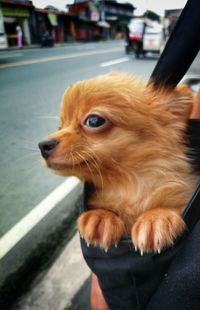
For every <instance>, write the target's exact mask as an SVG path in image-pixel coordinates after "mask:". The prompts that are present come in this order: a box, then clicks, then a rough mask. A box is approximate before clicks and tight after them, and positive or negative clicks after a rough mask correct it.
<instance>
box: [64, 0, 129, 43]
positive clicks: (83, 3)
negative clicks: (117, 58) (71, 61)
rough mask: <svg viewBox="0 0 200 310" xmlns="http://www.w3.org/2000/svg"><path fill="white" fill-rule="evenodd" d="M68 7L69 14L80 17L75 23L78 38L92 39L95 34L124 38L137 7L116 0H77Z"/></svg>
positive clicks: (102, 36)
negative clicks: (126, 28)
mask: <svg viewBox="0 0 200 310" xmlns="http://www.w3.org/2000/svg"><path fill="white" fill-rule="evenodd" d="M68 8H69V14H70V15H71V16H76V17H77V18H78V20H76V21H74V24H73V29H74V35H75V36H76V39H90V38H91V36H92V37H93V34H94V35H95V36H96V38H98V37H99V38H105V39H106V38H112V39H115V38H122V37H123V36H124V33H125V27H126V26H127V24H128V23H129V21H130V19H131V18H133V13H134V9H135V7H134V6H133V5H132V4H129V3H124V4H122V3H118V2H117V1H115V0H75V1H74V4H71V5H68Z"/></svg>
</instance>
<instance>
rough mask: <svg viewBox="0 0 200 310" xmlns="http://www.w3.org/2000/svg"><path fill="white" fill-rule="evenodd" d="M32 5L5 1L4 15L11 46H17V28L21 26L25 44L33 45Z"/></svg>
mask: <svg viewBox="0 0 200 310" xmlns="http://www.w3.org/2000/svg"><path fill="white" fill-rule="evenodd" d="M32 7H33V6H32V3H29V2H28V3H23V5H22V4H16V2H14V1H13V3H12V1H10V2H7V1H3V2H2V14H3V19H4V27H5V32H6V36H7V41H8V45H9V46H15V45H17V32H16V28H17V26H20V28H21V30H22V34H23V44H25V45H30V44H31V32H30V19H31V9H32Z"/></svg>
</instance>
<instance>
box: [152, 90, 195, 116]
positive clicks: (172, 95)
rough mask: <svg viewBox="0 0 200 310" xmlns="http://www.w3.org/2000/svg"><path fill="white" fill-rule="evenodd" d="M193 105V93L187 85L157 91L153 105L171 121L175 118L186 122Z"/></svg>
mask: <svg viewBox="0 0 200 310" xmlns="http://www.w3.org/2000/svg"><path fill="white" fill-rule="evenodd" d="M192 106H193V94H192V92H191V90H190V89H189V88H188V87H187V86H186V85H180V86H177V87H176V88H175V89H166V88H164V87H163V88H161V89H159V90H157V91H156V96H155V100H154V102H153V107H154V109H155V111H156V112H157V113H158V114H160V117H161V118H162V116H163V118H164V119H165V120H166V121H167V119H168V120H169V121H170V122H171V121H172V120H173V119H174V120H175V121H176V122H177V121H181V122H186V120H187V119H188V118H189V116H190V114H191V111H192Z"/></svg>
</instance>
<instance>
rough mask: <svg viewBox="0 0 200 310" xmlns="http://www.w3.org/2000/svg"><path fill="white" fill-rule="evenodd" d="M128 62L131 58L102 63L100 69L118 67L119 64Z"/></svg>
mask: <svg viewBox="0 0 200 310" xmlns="http://www.w3.org/2000/svg"><path fill="white" fill-rule="evenodd" d="M126 61H129V58H128V57H124V58H119V59H114V60H111V61H107V62H102V63H101V64H100V67H108V66H113V65H117V64H119V63H122V62H126Z"/></svg>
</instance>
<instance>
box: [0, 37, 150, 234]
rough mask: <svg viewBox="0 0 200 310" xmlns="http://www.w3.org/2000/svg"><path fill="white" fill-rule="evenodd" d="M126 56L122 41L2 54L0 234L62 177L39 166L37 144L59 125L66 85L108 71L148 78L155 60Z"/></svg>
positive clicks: (49, 190)
mask: <svg viewBox="0 0 200 310" xmlns="http://www.w3.org/2000/svg"><path fill="white" fill-rule="evenodd" d="M126 57H127V56H126V55H125V54H124V45H123V42H121V41H115V42H105V43H88V44H74V45H69V46H64V47H56V48H52V49H35V50H20V51H9V52H1V53H0V98H1V105H0V141H1V154H0V175H1V178H0V201H1V203H0V236H2V235H3V234H4V233H5V232H7V231H8V230H9V229H10V228H11V227H12V226H13V225H14V224H15V223H17V222H18V221H19V220H20V219H21V218H22V217H24V216H25V214H27V213H28V212H29V211H30V210H31V209H33V208H34V207H35V206H36V205H37V204H38V203H39V202H40V201H41V200H42V199H44V198H45V197H46V196H47V195H48V194H49V193H50V192H51V191H52V190H53V189H54V188H55V187H57V186H58V185H59V184H60V183H62V182H63V181H64V179H63V178H61V177H58V176H55V175H52V174H51V173H50V172H49V171H47V170H46V169H44V168H43V167H42V164H41V161H40V156H39V152H38V149H37V143H38V141H40V140H41V139H43V138H45V137H46V136H47V135H48V133H50V132H52V131H54V130H55V128H57V126H58V120H57V118H56V117H57V115H58V113H59V105H60V100H61V96H62V94H63V92H64V90H65V88H66V87H67V86H68V85H69V84H72V83H74V82H76V81H77V80H82V79H87V78H90V77H92V76H95V75H97V74H102V73H106V72H108V71H111V70H122V71H123V70H125V71H129V72H135V73H136V74H139V75H142V76H144V77H145V78H147V77H148V75H149V74H150V72H151V71H152V69H153V67H154V65H155V63H156V58H149V59H146V60H135V59H134V57H133V56H129V57H128V58H127V59H126ZM116 59H117V60H119V61H120V62H119V63H115V64H112V63H108V62H110V61H113V60H116Z"/></svg>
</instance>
